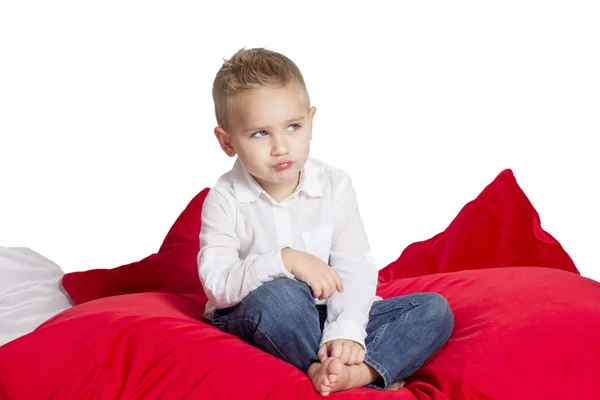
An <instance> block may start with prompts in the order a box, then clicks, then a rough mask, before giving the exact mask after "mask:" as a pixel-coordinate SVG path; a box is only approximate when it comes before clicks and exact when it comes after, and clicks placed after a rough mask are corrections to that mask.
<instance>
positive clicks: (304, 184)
mask: <svg viewBox="0 0 600 400" xmlns="http://www.w3.org/2000/svg"><path fill="white" fill-rule="evenodd" d="M233 171H234V174H233V176H234V177H233V189H234V191H235V197H236V199H237V201H238V203H246V202H251V201H255V200H257V199H258V198H259V196H260V194H261V193H265V194H267V192H265V190H264V189H263V188H262V187H261V186H260V185H259V184H258V182H256V180H254V178H253V177H252V175H250V173H249V172H248V171H247V170H246V168H244V166H243V165H242V162H241V161H240V159H239V158H237V159H236V161H235V163H234V165H233ZM319 171H320V168H319V167H318V165H315V163H314V162H313V161H312V160H311V159H310V158H309V159H308V160H307V162H306V164H304V168H303V169H302V171H300V182H299V184H298V187H297V188H296V190H295V191H294V193H293V194H292V196H293V195H295V194H296V193H298V192H305V193H306V194H307V195H309V196H311V197H321V196H323V186H322V185H321V182H320V179H319V177H320V174H319Z"/></svg>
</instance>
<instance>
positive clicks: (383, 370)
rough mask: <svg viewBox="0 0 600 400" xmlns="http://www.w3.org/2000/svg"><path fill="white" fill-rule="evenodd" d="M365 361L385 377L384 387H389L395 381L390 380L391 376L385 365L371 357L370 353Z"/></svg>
mask: <svg viewBox="0 0 600 400" xmlns="http://www.w3.org/2000/svg"><path fill="white" fill-rule="evenodd" d="M364 362H365V363H366V364H368V365H370V366H371V367H372V368H373V369H374V370H375V371H377V372H378V373H379V375H381V378H382V379H383V387H384V388H386V387H388V386H389V385H391V384H392V383H393V382H390V380H391V377H390V374H389V372H388V371H387V369H386V368H385V367H384V366H383V365H381V364H379V363H378V362H377V361H375V360H373V358H371V357H370V356H369V355H368V354H367V355H366V356H365V361H364Z"/></svg>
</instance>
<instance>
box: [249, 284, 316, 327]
mask: <svg viewBox="0 0 600 400" xmlns="http://www.w3.org/2000/svg"><path fill="white" fill-rule="evenodd" d="M252 298H253V299H252V302H253V304H254V305H255V306H256V307H257V308H258V309H259V310H260V311H262V314H264V315H265V316H266V317H269V316H270V317H276V318H279V317H287V318H293V317H294V316H296V315H298V314H304V313H307V312H308V311H310V310H311V309H315V307H314V305H315V301H314V299H313V298H312V294H311V292H310V289H309V288H308V286H307V285H306V284H305V283H303V282H299V281H296V280H294V279H289V278H279V279H274V280H272V281H269V282H266V283H263V284H262V285H261V286H260V287H258V288H257V289H256V290H254V292H253V293H252Z"/></svg>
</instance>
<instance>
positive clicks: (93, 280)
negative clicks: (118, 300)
mask: <svg viewBox="0 0 600 400" xmlns="http://www.w3.org/2000/svg"><path fill="white" fill-rule="evenodd" d="M208 192H209V189H208V188H206V189H204V190H202V191H201V192H200V193H198V194H197V195H196V196H195V197H194V198H193V199H192V201H190V203H189V204H188V205H187V207H186V208H185V209H184V210H183V212H182V213H181V215H180V216H179V217H178V218H177V220H176V221H175V223H174V224H173V226H172V227H171V229H170V230H169V233H168V234H167V236H166V237H165V240H164V241H163V244H162V246H161V247H160V250H159V251H158V253H155V254H152V255H150V256H148V257H146V258H144V259H142V260H140V261H136V262H133V263H131V264H127V265H122V266H120V267H118V268H113V269H93V270H88V271H81V272H71V273H68V274H65V275H64V277H63V279H62V285H63V286H64V288H65V290H66V291H67V293H68V294H69V296H70V297H71V299H73V301H74V302H75V303H76V304H81V303H84V302H86V301H90V300H95V299H99V298H102V297H108V296H116V295H120V294H128V293H141V292H168V293H182V294H192V295H196V296H197V297H198V301H204V302H206V301H207V299H206V296H205V294H204V291H203V289H202V284H201V283H200V277H199V276H198V265H197V261H196V259H197V256H198V250H199V239H198V236H199V234H200V226H201V223H202V222H201V219H200V216H201V214H202V205H203V204H204V199H205V198H206V195H207V194H208Z"/></svg>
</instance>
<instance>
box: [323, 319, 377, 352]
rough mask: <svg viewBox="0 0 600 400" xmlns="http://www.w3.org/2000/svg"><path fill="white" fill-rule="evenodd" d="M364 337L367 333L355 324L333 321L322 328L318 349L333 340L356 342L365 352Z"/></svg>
mask: <svg viewBox="0 0 600 400" xmlns="http://www.w3.org/2000/svg"><path fill="white" fill-rule="evenodd" d="M366 337H367V332H366V331H365V329H364V328H363V327H361V326H359V325H358V324H357V323H356V322H354V321H351V320H341V321H335V322H331V323H329V324H326V325H325V327H324V328H323V335H322V336H321V343H320V344H319V347H321V346H322V345H324V344H325V343H327V342H329V341H331V340H334V339H348V340H353V341H355V342H357V343H358V344H360V345H361V346H362V347H363V349H365V351H366V350H367V346H366V345H365V338H366Z"/></svg>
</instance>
